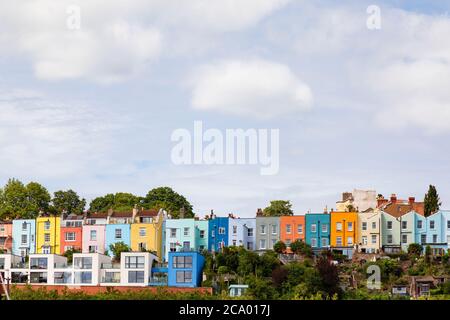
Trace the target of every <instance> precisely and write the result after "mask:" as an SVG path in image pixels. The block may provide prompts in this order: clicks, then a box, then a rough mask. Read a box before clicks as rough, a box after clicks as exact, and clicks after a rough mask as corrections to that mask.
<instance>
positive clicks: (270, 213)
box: [263, 200, 294, 217]
mask: <svg viewBox="0 0 450 320" xmlns="http://www.w3.org/2000/svg"><path fill="white" fill-rule="evenodd" d="M263 214H264V216H266V217H281V216H292V215H294V212H293V211H292V204H291V202H290V201H286V200H273V201H270V205H269V206H268V207H267V208H265V209H264V210H263Z"/></svg>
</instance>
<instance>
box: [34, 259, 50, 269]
mask: <svg viewBox="0 0 450 320" xmlns="http://www.w3.org/2000/svg"><path fill="white" fill-rule="evenodd" d="M30 268H31V269H47V258H31V259H30Z"/></svg>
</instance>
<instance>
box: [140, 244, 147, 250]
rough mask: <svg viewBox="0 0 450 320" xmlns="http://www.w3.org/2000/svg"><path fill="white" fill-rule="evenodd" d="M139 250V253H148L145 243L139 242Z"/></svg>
mask: <svg viewBox="0 0 450 320" xmlns="http://www.w3.org/2000/svg"><path fill="white" fill-rule="evenodd" d="M138 248H139V251H146V250H147V244H146V243H145V242H139V244H138Z"/></svg>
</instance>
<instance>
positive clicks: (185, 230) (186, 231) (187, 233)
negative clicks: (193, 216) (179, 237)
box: [183, 228, 189, 237]
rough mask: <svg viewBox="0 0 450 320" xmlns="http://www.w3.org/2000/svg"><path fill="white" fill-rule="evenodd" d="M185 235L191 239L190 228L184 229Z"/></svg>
mask: <svg viewBox="0 0 450 320" xmlns="http://www.w3.org/2000/svg"><path fill="white" fill-rule="evenodd" d="M183 235H184V236H185V237H189V228H184V229H183Z"/></svg>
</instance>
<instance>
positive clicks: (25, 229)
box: [22, 222, 27, 231]
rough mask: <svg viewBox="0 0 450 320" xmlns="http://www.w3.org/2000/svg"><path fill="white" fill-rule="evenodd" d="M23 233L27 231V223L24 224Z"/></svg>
mask: <svg viewBox="0 0 450 320" xmlns="http://www.w3.org/2000/svg"><path fill="white" fill-rule="evenodd" d="M22 231H27V223H26V222H24V223H22Z"/></svg>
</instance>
